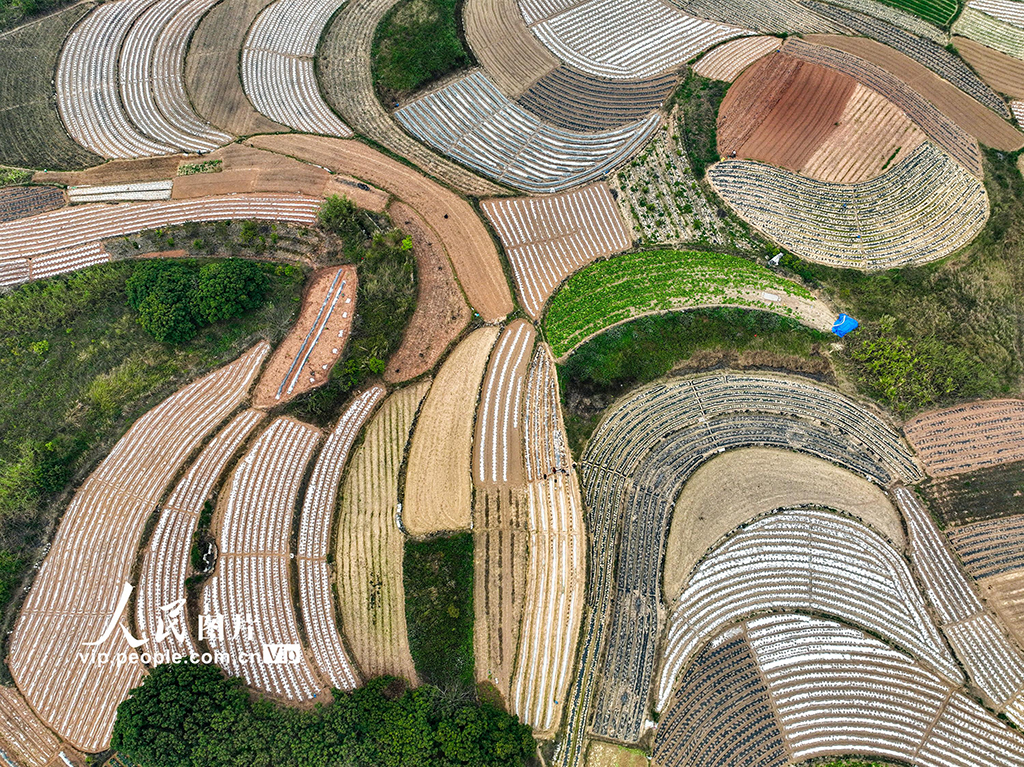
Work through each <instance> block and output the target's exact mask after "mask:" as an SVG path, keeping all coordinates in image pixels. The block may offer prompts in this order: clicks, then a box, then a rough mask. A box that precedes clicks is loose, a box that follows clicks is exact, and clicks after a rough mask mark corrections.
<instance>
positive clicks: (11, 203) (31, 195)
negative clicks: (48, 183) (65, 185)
mask: <svg viewBox="0 0 1024 767" xmlns="http://www.w3.org/2000/svg"><path fill="white" fill-rule="evenodd" d="M65 204H66V201H65V200H64V192H62V191H61V190H60V189H55V188H53V187H45V186H15V187H11V188H9V189H0V223H3V222H4V221H14V219H16V218H25V217H26V216H34V215H35V214H36V213H46V211H48V210H56V209H57V208H62V207H64V205H65Z"/></svg>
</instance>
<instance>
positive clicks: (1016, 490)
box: [922, 461, 1024, 525]
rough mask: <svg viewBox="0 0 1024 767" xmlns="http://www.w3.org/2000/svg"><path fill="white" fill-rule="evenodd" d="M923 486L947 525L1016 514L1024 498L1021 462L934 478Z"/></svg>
mask: <svg viewBox="0 0 1024 767" xmlns="http://www.w3.org/2000/svg"><path fill="white" fill-rule="evenodd" d="M922 487H923V489H924V491H925V494H926V495H927V496H928V500H929V503H930V505H931V508H932V509H933V510H934V511H935V512H936V514H938V516H939V518H940V519H941V520H942V521H943V522H944V523H945V524H947V525H964V524H968V523H971V522H975V521H978V520H985V519H998V518H1000V517H1005V516H1009V515H1011V514H1019V513H1021V503H1022V500H1021V499H1024V462H1022V461H1017V462H1015V463H1004V464H998V465H996V466H989V467H988V468H985V469H979V470H978V471H972V472H968V473H965V474H953V475H950V476H948V477H936V478H935V479H932V480H930V481H928V482H926V483H925V484H924V485H923V486H922Z"/></svg>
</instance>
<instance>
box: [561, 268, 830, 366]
mask: <svg viewBox="0 0 1024 767" xmlns="http://www.w3.org/2000/svg"><path fill="white" fill-rule="evenodd" d="M766 290H767V291H772V292H774V293H776V294H781V295H784V296H793V297H796V298H801V299H805V300H813V296H812V295H811V293H810V292H809V291H808V290H807V289H806V288H804V287H802V286H800V285H798V284H796V283H795V282H792V281H790V280H787V279H785V278H784V277H780V276H778V275H777V274H775V273H774V272H772V271H771V270H769V269H767V268H765V267H762V266H758V265H757V264H754V263H752V262H750V261H747V260H746V259H743V258H740V257H738V256H730V255H725V254H722V253H698V252H693V251H676V250H657V251H648V252H641V253H627V254H625V255H621V256H616V257H615V258H611V259H608V260H607V261H599V262H597V263H594V264H591V265H590V266H588V267H586V268H585V269H582V270H580V271H579V272H577V273H576V274H575V275H573V276H572V277H570V278H569V280H568V282H566V283H565V284H564V285H563V286H562V288H561V289H560V290H559V291H558V292H557V293H556V294H555V297H554V298H553V299H552V301H551V306H550V308H549V309H548V313H547V317H546V318H545V320H544V329H545V331H546V333H547V339H548V343H550V344H551V348H552V350H553V351H554V354H555V356H556V357H562V356H564V355H565V354H567V353H568V352H570V351H572V350H573V349H574V348H575V347H576V346H578V345H579V344H581V343H583V341H585V340H586V339H587V338H589V337H591V336H593V335H594V334H595V333H599V332H601V331H602V330H604V329H605V328H608V327H610V326H612V325H615V324H616V323H619V322H624V321H626V320H630V319H632V318H634V317H639V316H641V315H644V314H653V313H658V312H667V311H674V310H679V309H686V308H690V307H698V306H718V305H723V306H739V307H746V308H750V309H762V310H765V311H771V312H774V313H776V314H781V315H783V316H787V317H794V318H796V319H800V318H799V317H797V315H796V311H795V310H793V309H791V308H789V307H787V306H782V305H779V304H775V303H773V302H769V301H767V300H765V299H763V298H761V297H760V294H761V293H762V292H764V291H766Z"/></svg>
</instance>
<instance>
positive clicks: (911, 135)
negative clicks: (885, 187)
mask: <svg viewBox="0 0 1024 767" xmlns="http://www.w3.org/2000/svg"><path fill="white" fill-rule="evenodd" d="M837 122H838V123H839V124H838V126H837V127H836V128H835V130H833V131H832V132H831V133H830V134H829V135H828V137H827V138H826V139H825V140H824V141H823V142H821V144H819V145H818V148H817V149H816V150H815V152H814V154H812V155H811V156H810V157H808V158H807V159H806V160H805V161H804V164H803V167H802V168H801V169H800V172H801V173H803V174H804V175H805V176H810V177H811V178H816V179H818V180H819V181H831V182H834V183H838V184H854V183H857V182H858V181H867V180H868V179H870V178H875V177H876V176H879V175H881V174H882V172H883V171H884V170H885V169H886V168H890V167H892V166H894V165H898V164H899V163H900V162H902V161H903V160H904V159H906V158H907V157H909V156H910V155H911V154H913V152H914V150H915V149H917V148H918V147H919V146H920V145H921V143H922V142H923V141H925V140H926V139H927V136H925V134H924V131H922V130H921V129H920V128H919V127H918V126H917V125H915V124H914V123H913V122H911V121H910V119H909V118H908V117H907V116H906V114H904V113H903V111H902V110H900V109H899V107H897V106H896V105H895V104H893V103H892V102H891V101H889V100H888V99H886V98H885V97H884V96H882V95H881V94H879V93H876V92H875V91H873V90H871V89H870V88H868V87H867V86H864V85H861V84H860V83H857V87H856V88H854V91H853V94H852V95H851V96H850V99H849V101H847V102H846V109H844V110H843V113H842V115H840V117H839V119H838V120H837Z"/></svg>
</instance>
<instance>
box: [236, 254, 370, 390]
mask: <svg viewBox="0 0 1024 767" xmlns="http://www.w3.org/2000/svg"><path fill="white" fill-rule="evenodd" d="M357 285H358V281H357V277H356V269H355V267H354V266H342V267H339V268H334V267H332V268H330V269H322V270H320V271H319V272H317V273H316V274H314V275H313V279H312V280H311V281H310V284H309V287H308V288H307V289H306V294H305V295H304V296H303V298H302V309H301V310H300V312H299V319H298V320H297V321H296V323H295V325H294V327H292V329H291V330H290V331H289V333H288V335H287V336H286V337H285V339H284V341H282V342H281V345H280V346H278V347H277V349H276V350H274V356H273V357H271V358H270V363H269V364H268V365H267V369H266V371H264V373H263V377H262V378H260V382H259V384H258V385H257V387H256V392H255V393H254V394H253V403H254V404H255V405H256V407H259V408H271V407H274V406H276V405H283V404H284V403H285V402H288V401H290V400H291V399H293V398H295V397H298V396H299V395H300V394H305V393H306V392H308V391H312V390H313V389H316V388H318V387H320V386H323V385H324V384H325V383H327V379H328V377H329V376H330V374H331V368H332V367H334V363H335V362H337V361H338V360H339V359H341V353H342V351H343V350H344V348H345V344H346V343H348V337H349V334H350V332H351V330H352V319H353V317H355V312H356V304H355V298H356V291H357Z"/></svg>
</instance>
